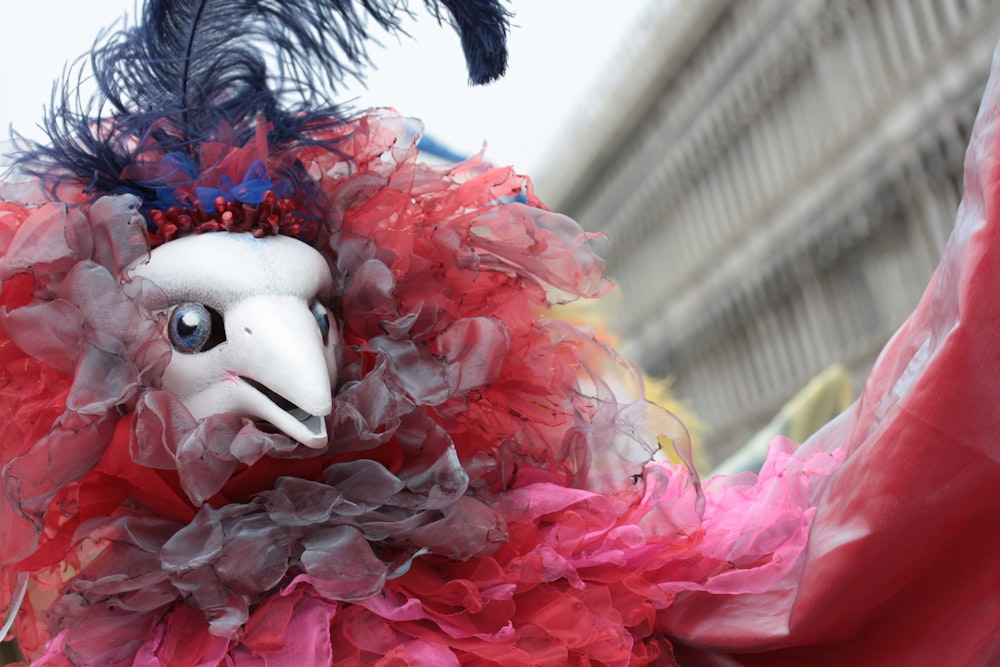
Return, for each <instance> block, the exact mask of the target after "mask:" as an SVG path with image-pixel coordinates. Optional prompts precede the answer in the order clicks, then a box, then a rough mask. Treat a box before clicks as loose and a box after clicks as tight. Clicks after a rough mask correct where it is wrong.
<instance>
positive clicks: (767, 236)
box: [538, 0, 1000, 462]
mask: <svg viewBox="0 0 1000 667" xmlns="http://www.w3.org/2000/svg"><path fill="white" fill-rule="evenodd" d="M667 5H672V8H670V9H669V10H668V9H666V8H665V7H666V6H667ZM653 7H654V8H653V9H652V10H651V11H650V14H649V16H648V20H647V21H645V22H644V23H643V24H642V25H641V26H639V27H638V28H637V32H636V35H635V38H634V39H633V40H630V43H629V44H628V45H627V46H626V47H623V51H622V54H621V57H620V58H619V59H618V60H617V62H616V71H615V72H612V73H611V74H609V76H607V77H606V81H605V82H604V83H603V84H602V87H601V89H600V90H597V91H595V95H594V99H593V100H592V101H591V102H590V104H588V106H587V108H586V109H584V110H582V112H581V120H580V122H579V124H578V125H576V126H574V127H572V128H570V129H569V130H568V131H567V134H566V136H565V137H563V141H562V145H563V146H565V147H566V150H565V151H560V155H559V156H558V161H556V159H555V158H554V159H553V161H552V162H551V163H550V165H549V168H548V169H544V170H542V172H541V174H540V175H539V180H538V182H539V191H540V192H541V194H542V196H543V197H544V198H545V199H546V200H547V201H548V202H549V203H550V204H551V205H552V206H553V208H555V209H557V210H560V211H563V212H566V213H568V214H569V215H571V216H573V217H575V218H576V219H577V220H578V221H580V222H581V224H583V226H584V227H585V228H587V229H590V230H599V231H603V232H606V233H607V234H608V235H609V236H610V237H611V239H612V243H611V244H610V245H608V246H606V247H602V248H601V250H602V253H603V254H604V255H605V257H606V258H607V259H608V271H609V274H610V275H611V277H612V278H613V279H614V280H615V281H616V282H617V283H618V284H619V285H620V286H621V287H622V290H623V292H624V297H625V298H624V304H623V307H622V311H621V313H620V320H619V323H620V326H621V329H622V331H623V332H624V334H625V336H626V345H625V352H626V354H627V355H628V356H630V357H631V358H633V359H635V360H637V362H638V363H639V364H640V365H641V366H642V367H643V368H644V369H645V370H646V371H648V372H650V373H653V374H662V375H670V376H673V377H674V378H675V384H674V391H675V393H676V394H677V395H678V396H680V397H684V398H688V399H690V400H691V402H692V403H693V407H694V409H695V410H696V412H697V413H698V414H699V415H700V416H701V417H702V419H703V420H704V421H706V422H707V423H708V425H709V427H710V429H711V430H710V432H709V434H708V437H707V441H706V450H707V454H708V456H709V458H710V459H711V460H712V461H713V462H719V461H721V460H722V459H724V458H725V457H726V456H728V455H729V454H731V453H732V452H733V451H734V450H735V449H737V448H738V447H739V446H740V445H741V444H743V443H744V442H746V441H747V440H748V439H749V438H750V437H751V436H752V435H753V433H754V432H755V431H756V430H757V429H759V428H760V427H761V426H763V425H764V424H766V423H767V422H768V421H769V420H770V418H771V417H772V416H773V415H774V414H775V413H776V412H777V411H778V410H779V409H780V407H781V406H782V404H783V403H784V402H785V401H787V400H788V399H789V398H790V397H791V396H793V395H794V394H795V393H796V392H797V391H798V390H799V389H800V388H801V387H802V386H803V385H805V384H806V383H807V382H808V381H809V379H810V378H811V377H813V376H814V375H816V374H817V373H819V372H820V371H822V370H823V369H824V368H825V367H827V366H828V365H830V364H831V363H834V362H840V363H843V364H845V365H846V366H847V367H848V369H849V370H850V371H851V375H852V378H853V382H854V385H855V389H860V386H861V384H862V382H863V380H864V377H865V375H866V374H867V372H868V370H869V369H870V367H871V365H872V363H873V362H874V359H875V357H876V355H877V353H878V351H879V350H880V349H881V347H882V346H883V345H884V344H885V342H886V341H887V340H888V338H889V337H890V336H891V335H892V333H893V332H894V331H895V329H896V328H898V326H899V325H900V324H901V323H902V321H903V319H904V318H905V317H906V316H907V315H908V314H909V312H910V311H911V309H912V308H913V306H914V305H915V304H916V302H917V300H918V299H919V297H920V295H921V293H922V291H923V289H924V287H925V285H926V283H927V280H928V279H929V277H930V276H931V274H932V272H933V269H934V267H935V266H936V264H937V260H938V258H939V256H940V255H941V252H942V250H943V248H944V245H945V243H946V241H947V238H948V234H949V231H950V228H951V226H952V224H953V221H954V217H955V212H956V210H957V207H958V203H959V200H960V197H961V187H962V170H963V167H962V163H963V158H964V151H965V146H966V144H967V142H968V138H969V134H970V129H971V126H972V122H973V119H974V116H975V112H976V109H977V106H978V102H979V99H980V96H981V94H982V90H983V87H984V84H985V82H986V77H987V75H988V72H989V66H990V62H991V59H992V55H993V50H994V46H995V45H996V42H997V39H998V38H1000V3H995V2H991V1H990V0H699V1H698V2H686V1H683V0H682V1H681V2H678V3H676V4H674V3H664V5H663V7H660V8H659V9H657V8H656V3H653Z"/></svg>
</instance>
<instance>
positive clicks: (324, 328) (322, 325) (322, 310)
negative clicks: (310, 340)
mask: <svg viewBox="0 0 1000 667" xmlns="http://www.w3.org/2000/svg"><path fill="white" fill-rule="evenodd" d="M309 310H310V311H312V314H313V317H315V318H316V326H318V327H319V334H320V335H321V336H322V337H323V345H326V344H327V343H329V342H330V313H328V312H327V310H326V307H325V306H324V305H323V304H321V303H320V302H318V301H317V302H315V303H313V305H311V306H309Z"/></svg>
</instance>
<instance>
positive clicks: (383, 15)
mask: <svg viewBox="0 0 1000 667" xmlns="http://www.w3.org/2000/svg"><path fill="white" fill-rule="evenodd" d="M425 4H426V6H427V8H428V9H429V10H430V11H431V12H432V13H433V14H434V15H435V17H436V18H437V19H438V20H439V21H442V20H445V19H446V18H449V19H450V20H451V22H452V24H453V25H454V27H455V29H456V30H457V31H458V33H459V35H460V37H461V42H462V48H463V50H464V52H465V58H466V62H467V65H468V71H469V79H470V81H471V82H472V83H474V84H483V83H488V82H490V81H493V80H495V79H496V78H498V77H499V76H501V75H502V74H503V72H504V70H505V68H506V64H507V50H506V35H507V29H508V24H507V20H508V14H507V11H506V10H505V9H504V7H503V6H502V5H501V4H500V2H499V1H498V0H426V2H425ZM445 10H447V15H446V14H445V13H444V11H445ZM404 11H405V7H404V6H403V5H402V3H401V2H400V1H399V0H362V1H357V2H356V1H355V0H294V1H288V2H285V1H279V0H212V1H210V0H153V1H151V2H148V3H146V5H145V9H144V11H143V15H142V19H141V21H140V22H139V24H138V25H136V26H135V27H132V28H128V29H125V30H121V31H119V32H116V33H112V34H111V35H110V36H109V37H108V38H107V39H105V40H104V41H103V43H101V44H99V45H98V46H96V47H95V49H94V50H93V52H92V54H91V57H90V68H91V69H92V70H93V75H94V80H95V81H96V84H97V87H98V92H97V95H96V96H95V97H94V98H93V99H90V100H81V99H80V97H79V94H78V93H77V92H76V89H75V87H74V86H73V85H72V84H73V83H74V82H73V81H68V82H66V83H64V86H63V89H62V95H61V98H58V99H55V100H54V101H53V105H52V108H51V110H50V113H49V115H48V116H47V117H46V119H45V122H44V128H45V130H46V131H47V134H48V136H49V140H50V141H49V143H46V144H36V145H34V146H32V147H30V148H29V149H27V150H24V151H22V152H21V153H20V154H19V155H17V156H16V158H17V162H18V163H19V165H20V167H21V169H22V170H23V171H25V172H27V173H28V174H31V175H34V176H37V177H39V178H42V179H45V180H46V181H47V182H49V183H50V184H52V186H54V187H56V190H57V194H61V193H65V189H64V188H66V187H70V188H73V189H77V190H81V191H82V192H83V193H85V194H86V195H88V196H94V195H99V194H121V193H130V194H134V195H137V196H139V197H140V198H141V199H142V200H143V211H144V212H145V213H147V217H149V218H150V221H151V223H152V224H153V229H154V231H156V230H158V229H159V227H160V224H159V223H164V222H165V223H166V226H167V228H168V229H170V228H171V227H172V226H173V225H175V224H176V222H177V220H176V215H169V216H167V218H164V214H165V212H166V211H167V210H169V209H170V208H171V207H179V209H180V215H183V216H188V217H190V216H192V215H193V219H192V220H191V221H190V223H188V224H191V225H193V226H194V228H198V227H199V226H204V225H206V224H207V225H208V226H209V228H211V227H213V225H215V224H218V223H220V222H222V221H221V219H220V218H221V213H222V212H220V211H217V210H216V208H217V207H218V206H224V208H225V209H226V210H229V211H230V213H232V214H234V215H236V216H237V217H238V218H241V220H240V221H239V223H241V224H244V225H245V226H247V227H253V226H254V225H256V224H257V223H256V221H254V222H244V221H243V220H242V218H243V216H242V215H241V211H242V209H241V207H240V206H239V204H250V205H253V206H258V205H261V204H262V203H263V204H264V205H265V208H266V209H268V213H269V214H274V215H277V217H278V221H279V225H280V226H281V228H282V230H284V231H298V230H297V229H289V228H290V227H292V226H293V225H297V224H298V223H300V222H301V217H302V216H304V217H306V218H310V219H312V218H314V217H315V216H316V215H317V214H319V212H320V211H321V209H322V204H321V203H320V202H318V201H316V200H315V198H317V197H320V198H321V197H322V195H321V193H320V192H318V190H317V189H316V188H315V183H314V182H313V180H312V179H311V177H310V176H309V175H308V174H306V173H305V172H304V171H303V166H302V164H301V163H300V162H297V161H294V160H289V159H282V158H281V157H280V156H281V155H283V154H288V153H290V152H294V150H295V149H296V148H301V147H304V146H307V145H316V144H319V143H323V142H324V141H326V142H327V143H329V144H330V145H328V146H326V148H328V149H333V150H336V146H335V144H336V143H337V142H338V141H340V140H341V139H342V137H341V136H340V133H337V132H334V133H333V134H334V136H333V137H326V136H325V134H324V132H325V131H327V130H330V129H332V128H334V127H336V126H337V125H339V124H341V123H343V120H344V116H345V114H344V112H343V110H342V109H341V108H340V107H339V106H338V105H337V103H336V101H335V99H336V94H337V92H338V88H339V86H340V85H341V84H342V83H344V82H345V79H347V78H348V77H354V78H358V79H360V78H361V77H362V76H363V69H364V66H365V65H366V64H367V56H366V48H365V42H366V41H367V40H369V39H370V38H371V34H370V30H371V28H370V27H369V23H370V22H373V23H374V24H375V25H376V26H377V28H379V29H381V30H384V31H387V32H390V33H391V32H394V31H396V32H398V31H401V30H402V26H401V22H400V18H399V15H400V13H403V12H404ZM220 144H221V145H224V146H226V147H228V148H230V149H236V148H241V147H244V146H247V145H248V144H253V145H254V146H255V155H254V156H253V157H255V158H256V159H255V160H254V161H252V162H251V164H250V168H249V169H248V170H247V172H246V173H245V174H239V176H241V177H242V180H241V181H233V179H232V177H231V176H229V175H228V174H226V173H225V172H227V171H231V170H232V168H231V166H230V165H224V164H222V160H223V155H222V153H220V148H219V147H220ZM269 155H270V156H273V159H269V157H268V156H269ZM269 191H270V192H272V193H273V194H274V195H275V197H276V198H272V200H270V201H267V202H265V198H266V196H267V193H268V192H269ZM62 196H64V197H70V198H72V196H73V195H70V194H63V195H62ZM219 196H221V197H223V198H224V199H225V204H222V203H220V202H217V198H218V197H219ZM282 202H283V203H282ZM292 202H294V204H292ZM289 206H291V207H292V208H294V209H295V210H294V211H291V210H289ZM154 212H155V213H154ZM262 216H263V217H264V218H265V219H266V218H267V217H268V214H262ZM185 222H187V221H186V218H185ZM260 228H261V229H263V228H264V226H262V227H260ZM184 231H186V230H184ZM170 233H173V232H168V235H169V234H170Z"/></svg>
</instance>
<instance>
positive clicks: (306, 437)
mask: <svg viewBox="0 0 1000 667" xmlns="http://www.w3.org/2000/svg"><path fill="white" fill-rule="evenodd" d="M129 275H130V276H133V277H140V276H141V277H142V278H145V279H147V280H149V281H151V282H152V283H153V284H155V285H156V287H157V288H158V289H152V290H145V289H141V288H140V289H139V292H140V293H141V294H142V295H143V300H144V303H145V305H146V306H147V307H148V308H150V309H151V310H154V311H163V312H165V313H166V316H167V318H168V325H167V327H168V332H169V330H170V327H171V326H172V325H175V324H177V322H176V321H174V320H173V319H171V318H173V317H174V315H175V314H176V313H177V309H183V308H185V307H190V308H193V309H194V311H197V312H198V313H199V316H200V319H198V317H195V318H193V319H191V320H188V319H184V318H182V319H181V320H179V322H180V324H179V325H178V326H180V327H182V328H183V327H188V328H189V329H190V328H192V326H193V324H192V323H195V322H201V323H207V318H206V315H207V314H209V313H214V315H213V317H215V318H217V320H218V321H215V320H213V323H212V325H211V326H210V327H209V328H210V329H211V330H212V334H211V335H212V342H211V343H208V344H204V345H203V346H202V345H200V344H199V345H198V346H195V347H194V348H187V349H185V348H184V346H183V345H178V344H177V343H176V341H175V340H171V342H172V343H173V344H174V347H175V352H174V353H173V355H172V356H171V358H170V363H169V364H167V368H166V369H165V371H164V374H163V381H162V386H163V389H164V390H166V391H169V392H171V393H173V394H175V395H176V396H178V397H179V398H180V399H181V400H182V401H183V403H184V405H185V406H186V407H187V408H188V410H189V411H190V412H191V414H192V415H193V416H194V417H195V418H196V419H203V418H205V417H208V416H210V415H213V414H222V413H228V414H234V415H237V416H241V417H249V418H251V419H256V420H259V421H263V422H267V423H269V424H270V425H272V426H273V427H275V428H277V429H279V430H280V431H282V432H283V433H285V434H286V435H287V436H288V437H290V438H292V439H294V440H296V441H298V442H299V443H301V444H303V445H305V446H306V447H310V448H314V449H320V448H323V447H325V446H326V444H327V441H328V438H327V431H326V420H325V419H324V418H325V417H327V416H328V415H329V414H330V412H331V411H332V409H333V408H332V404H333V400H332V389H331V387H332V385H333V384H334V382H335V380H336V375H337V371H336V359H335V353H334V350H335V347H336V342H337V340H338V333H339V332H338V328H337V326H336V323H335V322H332V321H330V319H329V316H328V315H327V314H326V311H325V309H323V307H322V306H321V305H319V304H321V303H322V302H323V301H325V300H328V299H329V298H330V295H331V293H332V289H333V288H332V285H333V279H332V277H331V275H330V270H329V267H328V266H327V264H326V260H325V259H324V258H323V257H322V255H320V254H319V253H318V252H317V251H316V250H314V249H313V248H310V247H309V246H307V245H306V244H304V243H302V242H300V241H296V240H294V239H290V238H286V237H268V238H263V239H257V238H254V237H253V236H251V235H249V234H230V233H227V232H221V233H212V234H202V235H199V236H190V237H185V238H182V239H178V240H176V241H171V242H170V243H167V244H165V245H163V246H161V247H159V248H157V249H156V250H154V251H153V252H152V254H151V256H150V258H149V260H148V261H147V262H145V263H139V264H137V265H136V266H134V267H132V269H131V270H130V271H129ZM317 309H318V312H317ZM194 311H193V312H194ZM223 330H224V336H223V335H222V331H223ZM167 335H168V337H169V333H168V334H167ZM202 342H204V341H202Z"/></svg>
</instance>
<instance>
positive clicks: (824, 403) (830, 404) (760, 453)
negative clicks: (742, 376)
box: [712, 364, 854, 475]
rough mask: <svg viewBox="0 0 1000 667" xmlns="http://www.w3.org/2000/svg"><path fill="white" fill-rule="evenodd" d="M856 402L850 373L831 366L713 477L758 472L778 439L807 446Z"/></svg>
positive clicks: (785, 406) (724, 463)
mask: <svg viewBox="0 0 1000 667" xmlns="http://www.w3.org/2000/svg"><path fill="white" fill-rule="evenodd" d="M853 400H854V397H853V392H852V391H851V375H850V373H849V372H848V371H847V369H846V368H844V366H843V365H841V364H833V365H832V366H828V367H827V368H826V369H825V370H823V371H822V372H820V373H819V374H818V375H816V376H815V377H814V378H813V379H812V380H810V381H809V383H808V384H807V385H806V386H805V387H803V388H802V389H801V390H800V391H799V393H797V394H796V395H795V396H794V397H793V398H792V399H791V400H790V401H788V402H787V403H785V405H784V406H782V408H781V410H779V411H778V414H776V415H775V416H774V418H773V419H772V420H771V421H770V422H769V423H768V425H767V426H765V427H764V428H762V429H761V430H759V431H758V432H757V433H756V434H755V435H754V436H753V438H751V439H750V441H749V442H747V444H745V445H744V446H743V447H741V448H740V449H739V450H738V451H737V452H736V453H735V454H733V455H732V456H730V457H729V458H728V459H726V460H725V461H723V462H722V463H721V464H719V466H718V467H717V468H716V469H715V470H713V471H712V473H713V474H718V475H734V474H736V473H740V472H744V471H746V470H753V471H756V470H758V469H759V468H760V465H761V464H762V463H763V462H764V458H765V457H766V456H767V447H768V444H769V443H770V442H771V440H773V439H774V438H775V436H779V435H784V436H786V437H788V438H789V439H790V440H793V441H795V442H799V443H801V442H804V441H805V440H806V439H807V438H809V437H810V436H811V435H812V434H813V433H815V432H816V431H818V430H819V429H820V428H822V427H823V426H824V425H826V423H827V422H829V421H830V420H831V419H833V418H834V417H836V416H837V415H839V414H840V413H841V412H843V411H844V410H846V409H847V408H848V407H850V405H851V402H852V401H853Z"/></svg>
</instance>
